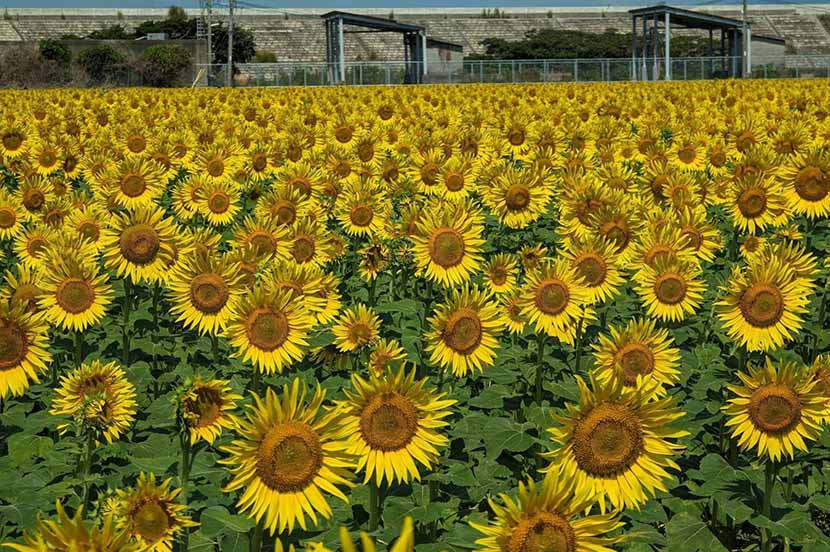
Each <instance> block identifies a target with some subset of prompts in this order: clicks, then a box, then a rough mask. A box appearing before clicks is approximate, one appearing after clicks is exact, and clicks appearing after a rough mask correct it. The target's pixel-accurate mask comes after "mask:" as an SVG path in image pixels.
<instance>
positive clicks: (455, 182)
mask: <svg viewBox="0 0 830 552" xmlns="http://www.w3.org/2000/svg"><path fill="white" fill-rule="evenodd" d="M446 186H447V189H448V190H449V191H451V192H457V191H459V190H461V189H462V188H464V175H463V174H462V173H457V172H454V171H450V172H449V174H447V178H446Z"/></svg>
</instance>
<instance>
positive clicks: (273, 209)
mask: <svg viewBox="0 0 830 552" xmlns="http://www.w3.org/2000/svg"><path fill="white" fill-rule="evenodd" d="M319 211H320V207H319V205H318V204H317V200H315V199H314V198H310V197H306V196H305V195H304V193H303V190H302V189H301V188H300V187H295V186H289V185H287V184H284V185H281V186H276V187H275V189H273V190H271V191H270V192H268V193H266V194H264V195H263V196H262V197H260V198H259V200H258V201H257V205H256V209H255V210H254V215H255V216H256V218H257V220H259V221H263V220H265V219H270V220H272V221H274V222H275V223H277V224H278V225H281V226H290V225H292V224H294V222H295V221H297V220H302V219H304V218H305V217H306V216H312V217H313V218H315V219H318V218H322V216H323V215H322V214H321V213H320V212H319Z"/></svg>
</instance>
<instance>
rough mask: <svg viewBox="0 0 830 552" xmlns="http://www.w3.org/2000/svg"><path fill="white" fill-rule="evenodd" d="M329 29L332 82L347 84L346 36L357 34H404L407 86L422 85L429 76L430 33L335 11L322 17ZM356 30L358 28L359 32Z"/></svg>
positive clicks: (366, 16)
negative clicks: (425, 74) (427, 57)
mask: <svg viewBox="0 0 830 552" xmlns="http://www.w3.org/2000/svg"><path fill="white" fill-rule="evenodd" d="M321 17H322V18H323V20H324V21H325V25H326V61H327V62H328V63H329V66H330V67H332V74H331V75H330V78H331V81H332V82H333V83H335V84H341V83H344V82H345V81H346V53H345V47H346V44H345V35H347V34H354V33H400V34H402V35H403V46H404V63H405V64H406V72H405V76H404V82H405V83H410V84H418V83H421V82H422V80H423V75H424V73H426V45H427V37H426V29H425V28H424V27H422V26H420V25H410V24H408V23H399V22H397V21H394V20H391V19H383V18H381V17H371V16H368V15H358V14H354V13H347V12H342V11H331V12H328V13H325V14H323V15H322V16H321ZM354 27H358V29H355V28H354Z"/></svg>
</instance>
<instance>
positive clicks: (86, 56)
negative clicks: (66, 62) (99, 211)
mask: <svg viewBox="0 0 830 552" xmlns="http://www.w3.org/2000/svg"><path fill="white" fill-rule="evenodd" d="M124 59H125V58H124V54H122V53H121V52H119V51H118V50H116V49H115V48H113V47H112V46H107V45H101V46H93V47H92V48H87V49H86V50H84V51H83V52H81V53H80V54H79V55H78V64H79V65H80V66H81V67H82V68H83V69H84V71H85V72H86V74H87V75H88V76H89V78H91V79H93V80H96V81H102V80H106V79H108V78H112V77H115V76H116V74H117V73H119V72H120V70H121V69H123V63H124Z"/></svg>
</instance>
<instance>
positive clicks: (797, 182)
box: [779, 147, 830, 219]
mask: <svg viewBox="0 0 830 552" xmlns="http://www.w3.org/2000/svg"><path fill="white" fill-rule="evenodd" d="M779 177H780V179H781V181H782V182H783V183H784V192H785V194H786V197H787V203H788V205H790V207H791V208H792V210H793V212H794V213H796V214H800V215H806V216H807V218H810V219H813V218H819V217H827V216H828V215H830V158H829V157H828V154H827V152H826V151H825V150H824V148H822V147H816V148H813V149H811V150H810V151H808V152H806V153H804V154H798V155H796V156H795V157H793V158H791V159H790V160H789V161H788V162H787V163H786V164H785V165H784V167H783V168H782V171H781V174H780V175H779Z"/></svg>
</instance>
